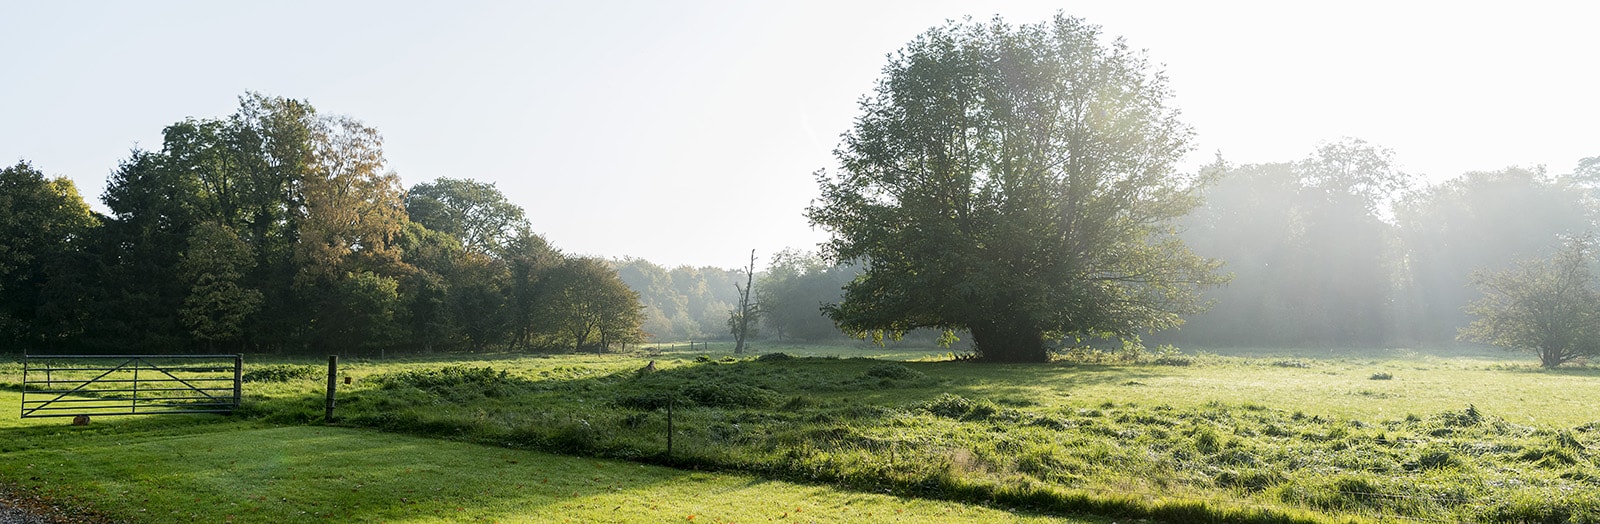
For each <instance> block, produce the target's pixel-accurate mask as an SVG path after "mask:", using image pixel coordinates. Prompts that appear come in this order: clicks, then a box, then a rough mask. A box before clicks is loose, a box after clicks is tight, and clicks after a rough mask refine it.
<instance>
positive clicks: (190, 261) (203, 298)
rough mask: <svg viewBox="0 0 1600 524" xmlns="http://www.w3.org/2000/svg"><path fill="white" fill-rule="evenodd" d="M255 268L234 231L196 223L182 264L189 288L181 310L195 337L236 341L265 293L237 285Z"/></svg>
mask: <svg viewBox="0 0 1600 524" xmlns="http://www.w3.org/2000/svg"><path fill="white" fill-rule="evenodd" d="M254 266H255V259H254V257H253V256H252V254H251V251H250V246H249V245H247V244H245V243H244V241H243V240H240V239H239V235H238V234H236V233H235V232H234V231H233V230H232V229H229V228H228V227H227V226H224V225H221V224H218V223H216V222H205V223H202V224H200V225H198V226H196V227H195V231H194V233H193V234H192V235H191V236H190V238H189V249H188V250H186V251H185V252H184V254H183V260H182V261H181V262H179V264H178V274H179V277H180V278H181V279H182V280H183V281H184V282H186V283H188V284H189V286H190V288H189V296H188V297H186V298H184V301H183V308H182V309H180V310H179V311H178V313H179V315H180V316H181V317H182V318H183V322H184V325H186V326H187V327H188V328H189V332H190V333H191V334H192V335H194V338H196V339H198V340H203V341H207V342H218V341H232V340H237V339H238V338H239V336H240V335H241V334H243V332H244V326H245V322H246V320H247V319H248V317H249V316H250V315H251V314H253V313H255V312H256V311H257V310H258V309H259V308H260V307H261V300H262V295H261V292H260V291H257V290H255V289H250V288H246V287H243V286H241V285H240V283H239V282H240V281H241V280H242V279H243V278H244V275H245V271H247V270H249V269H250V268H251V267H254Z"/></svg>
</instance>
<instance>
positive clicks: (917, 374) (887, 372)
mask: <svg viewBox="0 0 1600 524" xmlns="http://www.w3.org/2000/svg"><path fill="white" fill-rule="evenodd" d="M861 374H862V375H865V376H867V377H871V378H886V379H889V380H921V379H924V378H927V377H928V376H927V375H924V374H922V372H921V371H917V370H914V369H911V368H908V367H906V366H905V365H904V364H889V363H884V364H878V365H875V366H872V367H870V368H867V370H866V371H864V372H862V373H861Z"/></svg>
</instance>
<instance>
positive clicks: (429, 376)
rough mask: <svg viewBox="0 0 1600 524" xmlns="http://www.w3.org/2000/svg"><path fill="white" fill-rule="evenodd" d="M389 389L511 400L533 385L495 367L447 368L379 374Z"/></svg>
mask: <svg viewBox="0 0 1600 524" xmlns="http://www.w3.org/2000/svg"><path fill="white" fill-rule="evenodd" d="M372 380H373V382H375V383H377V384H378V385H380V386H382V387H383V388H385V389H402V388H415V389H419V390H422V391H426V392H428V393H432V394H435V395H439V396H443V397H449V398H471V397H474V396H483V397H507V396H511V395H514V394H517V393H521V392H524V391H526V390H527V389H528V388H529V387H530V385H531V384H530V382H529V381H528V380H526V379H522V378H519V377H514V376H512V375H511V374H510V373H508V372H506V371H505V370H495V369H494V368H491V367H487V366H485V367H481V368H480V367H470V366H446V367H443V368H438V369H421V370H411V371H402V372H398V373H392V374H384V375H378V376H375V377H373V378H372Z"/></svg>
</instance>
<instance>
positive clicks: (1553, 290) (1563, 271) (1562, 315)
mask: <svg viewBox="0 0 1600 524" xmlns="http://www.w3.org/2000/svg"><path fill="white" fill-rule="evenodd" d="M1591 243H1592V239H1591V238H1584V239H1580V240H1575V241H1572V242H1569V243H1568V245H1567V247H1566V248H1565V249H1563V250H1562V251H1561V252H1559V253H1557V254H1556V255H1555V256H1553V257H1551V258H1549V259H1544V260H1525V261H1522V262H1520V263H1518V264H1517V265H1516V267H1514V268H1512V269H1507V270H1505V271H1498V272H1484V271H1480V272H1477V273H1474V274H1473V278H1472V281H1473V284H1474V285H1475V286H1477V287H1478V289H1479V290H1480V291H1482V292H1483V298H1481V299H1479V300H1476V301H1474V302H1472V304H1470V305H1468V306H1467V312H1468V313H1470V314H1472V315H1474V316H1476V317H1477V318H1476V319H1475V320H1473V321H1472V324H1470V325H1468V326H1467V327H1466V328H1465V329H1463V330H1462V331H1461V338H1462V339H1464V340H1472V341H1477V342H1482V343H1485V344H1491V345H1495V346H1499V347H1502V348H1505V349H1508V350H1517V351H1528V352H1531V353H1534V354H1536V355H1538V356H1539V364H1540V365H1542V366H1544V367H1546V368H1553V367H1556V366H1560V365H1562V364H1564V363H1567V362H1570V361H1572V360H1575V359H1578V358H1584V357H1589V356H1595V355H1600V331H1597V329H1600V292H1597V291H1596V290H1595V286H1594V275H1593V274H1592V272H1591V270H1590V264H1591V263H1592V261H1591V249H1590V244H1591Z"/></svg>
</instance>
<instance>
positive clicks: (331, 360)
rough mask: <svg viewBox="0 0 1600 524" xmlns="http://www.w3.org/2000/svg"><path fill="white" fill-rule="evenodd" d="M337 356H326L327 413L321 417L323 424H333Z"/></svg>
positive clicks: (337, 368) (337, 383)
mask: <svg viewBox="0 0 1600 524" xmlns="http://www.w3.org/2000/svg"><path fill="white" fill-rule="evenodd" d="M338 376H339V355H328V402H327V408H328V411H327V413H326V414H324V415H323V417H322V423H323V424H332V423H333V392H334V390H335V389H336V388H338V387H339V382H338V380H337V378H338Z"/></svg>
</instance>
